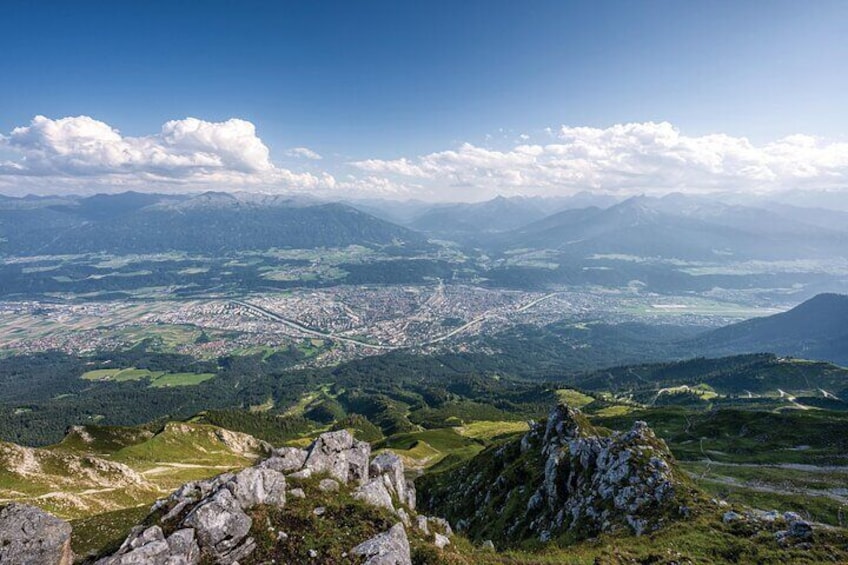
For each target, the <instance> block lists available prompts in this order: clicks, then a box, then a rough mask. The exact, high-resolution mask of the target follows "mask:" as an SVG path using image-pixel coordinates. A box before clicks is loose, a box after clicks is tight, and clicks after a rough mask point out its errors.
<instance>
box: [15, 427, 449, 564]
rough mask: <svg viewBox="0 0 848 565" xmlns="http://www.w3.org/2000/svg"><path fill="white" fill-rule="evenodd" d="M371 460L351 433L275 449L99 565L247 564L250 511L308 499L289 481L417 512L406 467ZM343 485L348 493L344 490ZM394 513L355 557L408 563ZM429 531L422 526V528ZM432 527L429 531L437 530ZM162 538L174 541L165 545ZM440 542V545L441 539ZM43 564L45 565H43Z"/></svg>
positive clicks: (180, 502)
mask: <svg viewBox="0 0 848 565" xmlns="http://www.w3.org/2000/svg"><path fill="white" fill-rule="evenodd" d="M370 454H371V448H370V446H369V444H367V443H365V442H360V441H356V440H355V439H354V438H353V437H352V436H351V435H350V433H349V432H347V431H339V432H330V433H326V434H322V435H321V436H319V437H318V438H317V439H316V440H315V441H314V442H313V443H312V445H311V446H310V448H309V450H303V449H297V448H282V449H277V450H274V451H273V453H272V455H271V457H270V458H268V459H266V460H265V461H263V462H261V463H259V464H258V465H256V466H254V467H249V468H247V469H244V470H242V471H240V472H238V473H235V474H233V473H225V474H223V475H220V476H218V477H215V478H213V479H208V480H202V481H193V482H191V483H187V484H185V485H183V486H182V487H180V488H179V489H177V490H176V491H175V492H174V493H173V494H172V495H171V496H170V497H168V498H167V499H165V500H160V501H158V502H157V503H156V504H155V505H154V506H153V508H152V511H154V512H158V513H159V514H158V515H159V516H160V518H159V522H158V524H160V525H154V526H150V527H141V526H137V527H136V528H135V529H133V531H132V532H131V533H130V535H129V536H128V537H127V539H126V541H125V542H124V544H123V545H122V546H121V548H120V549H119V550H118V551H117V552H116V553H115V554H113V555H111V556H108V557H105V558H104V559H102V560H101V561H99V562H98V565H136V564H138V565H141V564H145V565H147V564H151V565H196V564H197V563H200V562H203V563H207V562H210V563H216V564H220V565H229V564H234V563H237V562H241V563H244V562H245V559H248V560H249V558H250V556H251V554H252V553H253V551H254V550H255V548H256V543H255V541H254V539H253V538H252V537H250V530H251V527H252V526H253V520H252V518H251V517H250V515H249V514H248V511H250V510H251V509H252V508H254V507H256V506H259V505H270V506H275V507H277V508H284V507H285V504H286V495H287V494H288V496H290V497H294V498H306V493H305V492H304V490H303V489H302V488H295V489H290V490H288V489H287V482H288V481H287V479H295V478H296V477H298V476H302V477H305V478H308V477H309V476H311V475H313V474H318V473H325V474H328V475H330V476H331V477H332V478H323V479H322V480H321V481H320V484H319V487H318V488H319V489H321V490H323V491H324V492H334V491H339V490H342V489H343V488H345V490H346V491H347V492H349V491H351V490H352V492H353V496H354V497H355V498H357V499H360V500H363V501H365V502H366V503H368V504H372V505H374V506H378V507H381V508H386V509H388V510H392V511H394V510H395V501H397V502H398V503H400V504H403V505H406V507H407V508H409V509H413V508H414V507H415V488H414V486H413V485H412V484H411V483H410V482H408V481H407V480H406V478H405V475H404V468H403V462H402V460H401V459H400V458H399V457H397V456H396V455H394V454H390V453H386V454H381V455H378V456H377V457H375V458H374V461H373V462H372V461H369V459H370ZM284 473H288V474H287V475H285V474H284ZM372 475H373V476H372ZM349 483H352V484H349ZM343 484H344V485H348V486H346V487H343V486H342V485H343ZM397 508H398V511H397V514H398V515H399V516H400V517H401V520H402V523H400V524H398V525H397V526H395V527H393V528H392V529H390V530H389V531H388V532H386V533H384V534H381V536H377V537H376V538H374V539H372V540H369V541H368V542H365V543H363V544H361V545H360V546H357V550H359V551H360V553H358V555H362V556H364V557H366V558H367V559H366V563H370V564H371V565H387V564H392V565H394V564H408V563H411V561H410V557H409V543H408V540H407V537H406V531H405V530H404V525H403V523H404V522H405V523H408V524H412V518H411V517H410V516H409V513H407V512H406V510H404V509H403V508H401V507H400V506H398V507H397ZM313 513H314V514H315V515H324V514H325V509H324V508H323V507H319V508H315V509H314V511H313ZM431 520H433V519H431ZM442 523H443V524H444V526H445V527H444V528H442V529H443V530H444V532H445V533H448V534H449V532H450V526H448V525H447V522H444V521H442V522H440V523H439V524H442ZM427 524H428V522H427V519H426V518H425V520H424V527H425V528H426V527H427ZM429 524H430V525H431V526H432V525H433V524H435V522H432V521H431V522H429ZM163 527H164V530H163ZM268 527H269V528H273V525H272V524H270V523H269V524H268ZM165 531H168V532H173V533H172V534H171V535H170V536H169V537H166V536H165V534H164V532H165ZM433 533H434V534H436V533H438V532H433ZM277 535H278V538H280V539H282V538H283V537H287V536H288V533H285V532H278V533H277ZM438 535H439V536H440V537H437V538H436V542H438V543H443V541H444V540H443V539H442V537H444V536H442V534H441V533H438ZM444 539H447V538H446V537H444ZM38 563H39V565H40V563H41V561H38ZM4 564H5V562H4ZM62 565H66V564H65V563H62ZM67 565H70V562H68V563H67Z"/></svg>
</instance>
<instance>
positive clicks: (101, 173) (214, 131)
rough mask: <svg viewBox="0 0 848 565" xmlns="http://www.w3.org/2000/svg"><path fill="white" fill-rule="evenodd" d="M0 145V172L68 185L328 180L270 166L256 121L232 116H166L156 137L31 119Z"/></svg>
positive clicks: (77, 121)
mask: <svg viewBox="0 0 848 565" xmlns="http://www.w3.org/2000/svg"><path fill="white" fill-rule="evenodd" d="M0 145H2V147H4V148H6V149H8V150H9V151H10V152H11V153H12V154H13V156H17V157H18V158H17V159H13V160H9V161H6V162H2V163H0V176H3V175H6V176H15V177H19V179H20V178H28V179H32V178H42V179H43V178H44V177H50V178H51V179H52V180H54V181H56V182H58V183H61V182H63V181H65V184H67V185H69V186H82V185H88V186H91V185H95V186H97V185H108V186H121V187H122V188H124V189H126V188H128V187H134V185H137V184H138V185H151V183H152V186H153V187H154V188H155V187H157V186H158V185H161V184H172V185H173V184H185V185H198V186H201V187H207V188H216V189H226V188H227V187H233V188H236V189H244V188H245V186H246V185H252V186H269V187H270V186H284V187H288V188H304V189H313V188H327V187H328V186H331V185H332V184H333V183H334V179H333V178H332V176H330V175H328V174H320V175H313V174H311V173H296V172H293V171H289V170H287V169H281V168H277V167H275V166H274V164H273V163H272V162H271V160H270V157H269V153H270V152H269V150H268V147H267V146H266V145H265V144H264V143H263V141H262V140H261V139H260V138H259V137H258V136H257V134H256V128H255V126H254V125H253V124H252V123H250V122H248V121H245V120H239V119H230V120H227V121H224V122H207V121H204V120H199V119H197V118H186V119H184V120H172V121H169V122H167V123H165V124H164V125H163V126H162V128H161V130H160V131H159V133H157V134H154V135H149V136H142V137H131V136H124V135H122V134H121V133H120V132H119V131H118V130H117V129H115V128H113V127H111V126H110V125H109V124H106V123H104V122H102V121H99V120H95V119H93V118H91V117H88V116H76V117H67V118H61V119H56V120H54V119H50V118H46V117H44V116H36V117H35V118H34V119H33V120H32V122H31V123H30V124H29V125H28V126H23V127H17V128H15V129H13V130H12V131H11V133H10V134H9V135H8V136H4V137H0ZM18 182H19V183H20V180H19V181H18ZM157 183H158V184H157ZM5 184H9V182H8V179H7V182H6V183H5ZM25 184H28V185H33V184H35V182H34V181H32V180H30V181H29V182H28V183H25Z"/></svg>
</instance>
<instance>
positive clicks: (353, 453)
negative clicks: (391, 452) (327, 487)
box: [304, 430, 371, 484]
mask: <svg viewBox="0 0 848 565" xmlns="http://www.w3.org/2000/svg"><path fill="white" fill-rule="evenodd" d="M370 456H371V445H370V444H368V443H367V442H364V441H359V440H355V439H353V436H352V435H351V434H350V432H349V431H347V430H339V431H336V432H327V433H324V434H321V435H320V436H318V439H316V440H315V441H314V442H313V443H312V445H311V446H310V448H309V455H308V456H307V458H306V463H305V464H304V470H306V469H309V470H310V471H311V472H312V473H328V474H329V475H330V476H331V477H333V478H334V479H336V480H337V481H339V482H341V483H343V484H347V483H348V482H349V481H358V482H359V484H364V483H365V482H367V481H368V460H369V458H370Z"/></svg>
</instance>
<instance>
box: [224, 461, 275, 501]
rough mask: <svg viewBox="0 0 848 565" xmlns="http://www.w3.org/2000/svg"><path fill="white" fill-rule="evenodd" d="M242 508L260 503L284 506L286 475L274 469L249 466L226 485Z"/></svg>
mask: <svg viewBox="0 0 848 565" xmlns="http://www.w3.org/2000/svg"><path fill="white" fill-rule="evenodd" d="M225 486H226V487H227V488H228V489H229V490H230V492H232V493H233V496H234V497H235V498H236V500H237V501H238V503H239V505H240V506H241V508H242V510H249V509H250V508H253V507H254V506H257V505H259V504H267V505H269V506H276V507H278V508H282V507H283V506H284V505H285V503H286V477H285V476H284V475H283V474H282V473H281V472H279V471H274V470H273V469H262V468H259V467H248V468H247V469H245V470H243V471H241V472H239V473H238V474H237V475H236V476H235V477H233V479H232V480H231V481H229V482H227V483H226V485H225Z"/></svg>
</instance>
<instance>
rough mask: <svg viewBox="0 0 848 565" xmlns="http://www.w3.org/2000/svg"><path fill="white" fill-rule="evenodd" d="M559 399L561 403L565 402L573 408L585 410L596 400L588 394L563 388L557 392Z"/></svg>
mask: <svg viewBox="0 0 848 565" xmlns="http://www.w3.org/2000/svg"><path fill="white" fill-rule="evenodd" d="M556 395H557V399H558V400H559V401H560V402H565V403H566V404H568V405H569V406H571V407H572V408H583V407H584V406H586V405H587V404H591V403H592V402H594V401H595V399H594V398H593V397H591V396H589V395H588V394H583V393H582V392H580V391H579V390H575V389H573V388H561V389H558V390H557V391H556Z"/></svg>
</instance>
